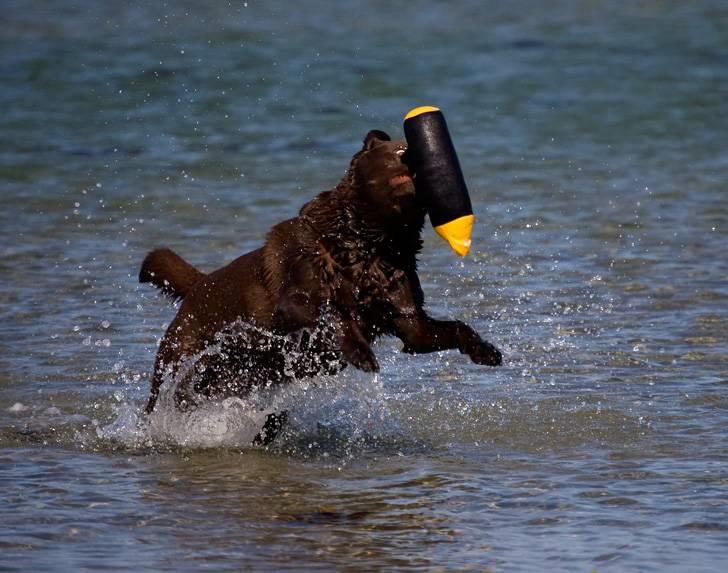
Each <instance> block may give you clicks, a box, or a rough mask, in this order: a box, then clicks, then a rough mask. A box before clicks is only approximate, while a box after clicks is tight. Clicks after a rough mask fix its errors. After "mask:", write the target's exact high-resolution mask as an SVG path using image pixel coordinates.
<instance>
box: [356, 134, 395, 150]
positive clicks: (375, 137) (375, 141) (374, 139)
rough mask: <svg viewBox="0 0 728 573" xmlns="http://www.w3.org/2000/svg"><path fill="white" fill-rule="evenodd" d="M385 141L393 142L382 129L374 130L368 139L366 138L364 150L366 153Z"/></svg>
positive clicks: (367, 136)
mask: <svg viewBox="0 0 728 573" xmlns="http://www.w3.org/2000/svg"><path fill="white" fill-rule="evenodd" d="M383 141H392V138H391V137H389V135H387V134H386V133H384V132H383V131H382V130H381V129H372V130H371V131H370V132H369V133H367V135H366V137H365V138H364V147H363V149H364V150H365V151H368V150H369V149H371V148H372V147H374V146H376V145H379V144H380V143H382V142H383Z"/></svg>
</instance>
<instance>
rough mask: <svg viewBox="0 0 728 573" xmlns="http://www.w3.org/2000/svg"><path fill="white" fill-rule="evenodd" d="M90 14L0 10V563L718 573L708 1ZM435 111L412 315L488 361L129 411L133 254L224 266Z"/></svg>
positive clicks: (720, 328)
mask: <svg viewBox="0 0 728 573" xmlns="http://www.w3.org/2000/svg"><path fill="white" fill-rule="evenodd" d="M107 4H108V3H91V2H80V3H79V2H77V3H75V4H74V5H73V6H70V5H68V4H67V3H65V2H60V1H58V2H52V1H46V2H34V3H33V5H34V7H33V9H32V10H31V9H29V8H28V5H27V3H20V2H14V1H7V2H4V3H3V8H4V10H3V13H4V20H3V26H2V27H3V33H2V34H0V74H1V76H2V78H3V79H2V83H1V84H0V86H1V87H0V102H1V103H2V109H3V114H2V116H1V117H0V136H1V137H0V140H1V141H2V142H3V143H2V144H0V191H1V192H0V252H2V256H1V257H0V276H1V277H2V281H1V282H0V301H1V302H2V304H0V319H1V321H0V324H1V325H2V326H0V342H1V343H2V353H0V480H1V483H0V492H2V493H0V503H1V504H2V505H1V507H2V510H3V511H2V514H3V519H2V523H3V524H2V527H0V555H1V556H2V558H1V559H0V569H1V570H3V571H38V572H40V571H71V570H72V571H98V570H102V569H106V570H140V569H143V570H159V571H162V570H165V571H166V570H170V571H171V570H174V571H198V570H214V571H228V570H240V569H252V570H276V571H278V570H301V569H321V570H361V571H365V570H367V571H369V570H412V571H414V570H465V569H474V570H492V571H544V570H559V571H561V570H565V571H592V570H597V571H600V572H601V571H685V570H690V571H716V570H721V569H722V568H723V566H724V562H725V559H726V557H728V550H726V547H728V470H727V469H726V468H727V467H728V466H727V465H726V462H727V461H728V448H727V447H726V444H727V443H728V433H727V430H726V428H727V427H728V424H727V423H726V422H728V398H727V397H726V389H727V388H728V334H727V332H728V328H727V327H728V257H726V249H725V245H726V244H727V243H726V241H727V239H728V188H727V187H726V181H728V154H726V150H727V149H728V104H726V102H728V9H726V7H725V6H724V3H723V2H719V1H717V0H716V1H714V2H710V1H705V2H694V3H678V2H659V3H658V2H654V3H653V2H640V3H632V4H630V5H629V6H626V5H624V4H623V3H618V2H602V3H592V2H580V1H577V0H573V1H563V2H550V3H538V2H509V3H505V4H503V5H502V6H501V5H498V6H496V5H493V6H490V5H489V6H485V5H483V4H482V3H480V2H460V3H457V4H442V3H441V4H435V3H432V4H422V5H420V4H403V5H396V4H392V3H385V2H375V1H372V2H367V3H365V4H361V3H359V4H355V3H338V4H332V3H325V2H315V1H314V2H306V3H304V4H302V5H300V7H298V8H296V9H295V10H292V9H291V7H290V5H289V4H286V3H282V2H266V3H265V4H262V3H261V4H258V3H256V2H248V3H247V4H246V3H234V4H232V5H229V4H224V3H223V4H219V5H217V4H215V5H214V6H206V5H205V6H203V5H201V4H200V3H192V2H171V3H170V2H168V3H166V4H163V5H160V6H158V7H148V6H146V4H138V5H132V6H126V7H116V6H115V5H110V4H109V5H107ZM429 103H433V104H436V105H439V106H440V107H441V108H442V109H443V110H444V111H445V113H446V116H447V119H448V123H449V125H450V129H451V132H452V134H453V138H454V140H455V144H456V146H457V148H458V151H459V154H460V159H461V163H462V165H463V169H464V171H465V174H466V178H467V180H468V183H469V187H470V190H471V195H472V198H473V203H474V207H475V210H476V215H477V217H478V225H477V227H476V229H475V236H474V248H473V251H471V254H470V255H469V256H468V257H467V258H466V259H464V260H462V261H461V260H456V259H455V257H454V256H453V255H451V254H450V253H449V252H448V250H447V248H446V246H445V245H444V243H442V242H440V241H439V239H437V238H436V237H435V236H434V233H432V232H431V229H430V228H429V227H427V228H426V230H425V235H426V236H425V249H424V251H423V254H422V257H421V271H420V276H421V279H422V283H423V286H424V289H425V293H426V297H427V301H428V309H429V311H430V312H431V314H433V315H435V316H439V317H445V316H451V317H456V318H460V319H463V320H466V321H468V322H469V323H471V324H473V325H474V326H475V327H476V328H477V329H478V330H479V331H481V332H482V333H483V334H484V335H485V336H486V337H487V338H488V339H490V340H492V341H493V342H495V343H496V344H497V345H499V346H500V347H501V348H502V349H503V350H504V353H505V354H506V357H507V362H506V364H505V365H504V366H503V367H501V368H498V369H489V368H482V367H477V366H475V365H473V364H471V363H469V362H468V360H467V359H465V358H464V357H462V356H460V355H458V354H457V353H439V354H435V355H431V356H414V357H412V356H407V355H404V354H400V353H399V352H398V349H399V343H398V342H397V341H395V340H391V339H386V340H382V341H380V342H379V343H378V344H377V347H376V352H377V355H378V357H379V359H380V362H381V364H382V372H381V373H380V374H379V375H378V376H376V377H371V376H368V375H364V374H361V373H358V372H353V371H345V372H344V373H342V374H341V375H339V376H337V377H333V378H321V379H317V380H314V381H308V382H306V383H303V384H301V385H300V386H297V387H295V388H289V389H286V391H285V392H283V393H281V394H278V395H274V396H259V397H257V399H256V400H253V401H252V402H245V403H243V402H240V401H228V402H226V403H224V404H218V405H213V406H211V407H209V408H206V409H203V410H201V411H200V412H197V413H196V414H193V415H191V416H189V417H184V416H176V415H172V414H171V413H170V412H168V411H165V410H162V411H161V412H159V413H158V414H156V415H155V416H152V418H151V419H149V420H143V419H141V418H140V415H139V412H140V409H141V408H142V406H143V403H144V400H145V399H146V395H147V392H148V379H149V375H150V369H151V366H152V362H153V359H154V353H155V349H156V345H157V343H158V340H159V337H160V336H161V334H162V333H163V331H164V328H165V325H166V324H168V322H169V321H170V320H171V318H172V316H173V313H174V309H172V308H171V307H170V306H169V305H168V304H167V303H166V302H165V301H164V300H162V299H160V298H159V297H158V296H157V295H156V293H155V292H152V289H150V288H147V287H140V286H138V285H137V283H136V273H137V271H138V267H139V264H140V262H141V260H142V258H143V256H144V254H145V253H146V251H148V250H149V249H151V248H153V247H155V246H160V245H166V246H170V247H172V248H174V249H175V250H177V251H178V252H180V253H181V254H182V255H183V256H185V257H186V258H187V259H189V260H190V261H191V262H193V263H194V264H196V265H198V266H200V267H201V268H202V269H204V270H211V269H213V268H216V267H218V266H220V265H222V264H224V263H225V262H227V261H229V260H231V259H232V258H234V257H236V256H237V255H238V254H240V253H241V252H243V251H245V250H249V249H251V248H254V247H255V246H257V245H259V244H260V241H261V239H262V237H263V234H264V233H265V231H266V230H267V229H268V228H269V227H270V226H271V225H272V224H274V223H275V222H277V221H279V220H281V219H282V218H285V217H289V216H291V215H293V214H294V213H295V212H296V210H297V209H298V207H299V206H300V205H301V204H302V203H304V202H305V201H306V200H307V199H309V198H310V197H312V196H313V195H314V194H315V193H317V192H318V191H321V190H324V189H326V188H328V187H331V186H333V185H334V184H335V183H336V181H337V180H338V178H339V177H340V176H341V174H342V173H343V170H344V169H345V167H346V165H347V163H348V159H349V157H350V156H351V154H352V153H353V152H354V151H356V149H357V146H358V145H359V144H358V142H359V141H360V140H361V138H362V137H363V135H364V134H365V133H366V132H367V131H368V130H369V129H372V128H380V129H385V130H388V131H390V132H391V133H392V134H393V135H401V124H400V122H401V118H402V116H403V115H404V113H405V112H406V111H407V110H408V109H410V108H411V107H414V106H416V105H421V104H429ZM283 406H285V407H287V408H289V409H290V412H291V420H290V424H289V427H288V429H287V431H286V432H285V434H284V435H282V436H281V437H280V438H279V439H278V440H277V441H276V443H275V444H273V445H272V446H271V447H270V448H267V449H262V448H258V449H256V448H251V447H249V446H248V445H247V443H248V440H249V438H250V435H251V432H253V431H254V429H255V424H256V423H257V421H259V420H260V416H261V412H263V413H264V412H265V411H266V408H271V407H283Z"/></svg>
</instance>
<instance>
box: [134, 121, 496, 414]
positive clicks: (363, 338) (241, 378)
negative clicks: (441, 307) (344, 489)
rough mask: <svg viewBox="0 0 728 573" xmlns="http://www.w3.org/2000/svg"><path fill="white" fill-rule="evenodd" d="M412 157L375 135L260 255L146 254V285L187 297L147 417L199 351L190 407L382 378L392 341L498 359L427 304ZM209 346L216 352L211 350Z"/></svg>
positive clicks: (165, 348) (182, 402)
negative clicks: (303, 384) (269, 388)
mask: <svg viewBox="0 0 728 573" xmlns="http://www.w3.org/2000/svg"><path fill="white" fill-rule="evenodd" d="M405 151H406V144H405V143H404V142H403V141H391V140H390V138H389V136H388V135H387V134H386V133H384V132H381V131H376V130H375V131H371V132H369V133H368V134H367V136H366V138H365V139H364V146H363V148H362V149H361V151H359V152H358V153H356V154H355V155H354V157H353V158H352V160H351V165H350V166H349V169H348V171H347V173H346V175H345V176H344V178H343V179H342V180H341V181H340V182H339V184H338V185H337V186H336V188H335V189H333V190H331V191H326V192H324V193H321V194H320V195H318V196H317V197H315V198H314V199H313V200H312V201H310V202H309V203H307V204H306V205H304V206H303V208H302V209H301V211H300V213H299V215H298V216H297V217H294V218H293V219H289V220H287V221H283V222H282V223H279V224H277V225H276V226H274V227H273V228H272V229H271V231H270V232H269V233H268V236H267V238H266V241H265V243H264V245H263V246H262V247H261V248H259V249H257V250H255V251H252V252H250V253H247V254H245V255H243V256H241V257H239V258H238V259H236V260H234V261H233V262H232V263H230V264H229V265H227V266H225V267H223V268H221V269H218V270H217V271H214V272H212V273H210V274H203V273H201V272H200V271H198V270H197V269H195V268H194V267H192V266H191V265H189V264H188V263H186V262H185V261H184V260H182V259H181V258H180V257H179V256H177V255H176V254H175V253H173V252H172V251H170V250H168V249H159V250H155V251H152V252H151V253H150V254H149V255H148V256H147V257H146V259H145V260H144V263H143V264H142V268H141V271H140V273H139V280H140V281H141V282H151V283H152V284H154V285H155V286H157V287H158V288H160V289H161V290H162V291H163V292H164V293H165V294H166V295H168V296H170V297H171V298H173V299H183V300H182V304H181V307H180V309H179V312H178V313H177V316H176V317H175V319H174V321H173V322H172V324H171V325H170V326H169V328H168V330H167V332H166V334H165V335H164V338H163V339H162V341H161V344H160V346H159V351H158V353H157V359H156V363H155V365H154V375H153V380H152V389H151V395H150V397H149V402H148V404H147V407H146V411H147V412H148V413H149V412H151V411H152V410H153V409H154V405H155V403H156V401H157V397H158V396H159V389H160V386H161V384H162V383H163V381H164V380H165V379H167V377H177V376H178V375H180V372H179V369H180V364H181V363H182V362H183V361H184V360H183V359H186V358H190V357H193V356H197V359H196V362H195V366H194V368H193V369H191V370H189V371H188V372H185V373H184V376H186V377H188V378H189V380H188V381H187V384H181V385H179V386H178V388H177V390H176V393H175V400H176V403H177V405H178V407H180V408H182V409H185V408H186V407H189V406H191V405H192V404H194V402H195V400H196V396H200V395H202V396H207V397H224V396H231V395H238V396H242V395H245V394H246V393H248V392H249V391H250V390H251V388H253V387H255V386H257V385H261V384H271V383H280V382H285V381H291V380H293V379H295V378H296V377H300V376H311V375H315V374H317V373H320V372H329V373H331V372H335V371H337V370H338V369H340V368H342V367H343V366H345V364H346V363H350V364H352V365H354V366H356V367H357V368H360V369H362V370H364V371H367V372H376V371H377V370H378V369H379V365H378V363H377V359H376V357H375V356H374V353H373V352H372V348H371V344H372V342H373V341H374V339H375V338H377V337H378V336H381V335H383V334H393V335H395V336H397V337H399V338H400V339H401V340H402V342H404V347H403V349H402V350H403V351H404V352H409V353H412V354H415V353H423V352H433V351H436V350H445V349H450V348H457V349H458V350H459V351H460V352H462V353H464V354H467V355H469V356H470V358H471V359H472V360H473V362H475V363H477V364H487V365H490V366H497V365H499V364H500V363H501V353H500V352H499V351H498V350H497V349H496V348H495V346H493V345H492V344H490V343H488V342H485V341H483V340H482V339H481V338H480V336H479V335H478V333H477V332H475V331H474V330H473V329H472V328H471V327H469V326H468V325H466V324H464V323H462V322H460V321H442V320H435V319H433V318H430V317H429V316H427V314H425V311H424V310H423V308H422V307H423V302H424V301H423V298H424V297H423V293H422V288H421V287H420V282H419V279H418V277H417V261H416V256H417V254H418V253H419V251H420V249H421V246H422V241H421V238H420V235H421V231H422V226H423V224H424V217H425V210H424V208H423V207H422V206H421V205H420V204H419V203H418V201H417V197H416V194H415V186H414V182H413V180H412V177H411V176H410V172H409V169H408V168H407V165H406V164H405V163H404V161H403V156H404V153H405ZM221 333H222V334H224V336H223V335H221ZM294 333H296V334H294ZM289 335H290V336H289ZM210 345H214V346H215V351H214V352H209V353H207V354H206V355H205V349H206V348H207V347H209V346H210ZM291 357H293V358H291Z"/></svg>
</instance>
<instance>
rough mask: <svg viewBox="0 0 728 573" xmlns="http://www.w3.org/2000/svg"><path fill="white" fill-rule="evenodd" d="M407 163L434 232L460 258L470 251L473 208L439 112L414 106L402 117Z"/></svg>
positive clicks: (450, 140) (436, 109)
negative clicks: (412, 173)
mask: <svg viewBox="0 0 728 573" xmlns="http://www.w3.org/2000/svg"><path fill="white" fill-rule="evenodd" d="M404 135H405V138H406V139H407V154H406V161H407V165H408V166H409V168H410V170H411V171H412V172H414V175H415V178H414V182H415V188H416V189H417V193H418V195H420V196H421V197H422V198H423V203H424V204H425V205H426V206H427V211H428V212H429V214H430V221H431V222H432V226H433V227H434V228H435V231H436V232H437V234H438V235H440V236H441V237H442V238H443V239H445V240H446V241H447V242H448V243H449V244H450V247H452V249H453V250H454V251H455V252H456V253H457V254H458V255H460V256H461V257H464V256H465V255H467V254H468V251H469V250H470V242H471V241H470V234H471V232H472V230H473V222H474V220H475V217H474V216H473V207H472V205H471V204H470V195H469V194H468V188H467V187H466V186H465V179H464V177H463V172H462V170H461V169H460V162H459V161H458V156H457V154H456V153H455V147H454V146H453V143H452V139H450V133H449V132H448V130H447V124H446V123H445V117H444V116H443V115H442V112H441V111H440V110H439V109H438V108H436V107H431V106H423V107H416V108H414V109H413V110H412V111H410V112H409V113H408V114H407V115H406V116H405V118H404Z"/></svg>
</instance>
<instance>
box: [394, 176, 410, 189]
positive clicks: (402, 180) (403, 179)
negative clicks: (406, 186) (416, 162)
mask: <svg viewBox="0 0 728 573" xmlns="http://www.w3.org/2000/svg"><path fill="white" fill-rule="evenodd" d="M408 181H412V177H410V176H409V175H395V176H394V177H392V178H391V179H390V180H389V184H390V186H392V187H396V186H397V185H402V184H403V183H407V182H408Z"/></svg>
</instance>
